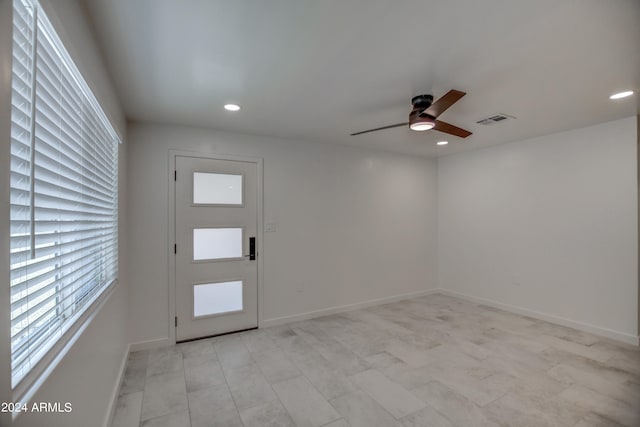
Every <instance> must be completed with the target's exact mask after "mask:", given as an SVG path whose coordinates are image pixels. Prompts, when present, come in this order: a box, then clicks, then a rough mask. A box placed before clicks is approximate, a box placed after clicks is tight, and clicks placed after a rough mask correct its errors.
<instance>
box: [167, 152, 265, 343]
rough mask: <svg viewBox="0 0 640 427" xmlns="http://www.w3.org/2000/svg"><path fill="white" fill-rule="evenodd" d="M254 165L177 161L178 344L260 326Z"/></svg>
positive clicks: (215, 161) (228, 162)
mask: <svg viewBox="0 0 640 427" xmlns="http://www.w3.org/2000/svg"><path fill="white" fill-rule="evenodd" d="M257 175H258V166H257V163H254V162H244V161H232V160H217V159H205V158H198V157H185V156H177V157H176V174H175V179H176V182H175V192H176V193H175V204H176V206H175V209H176V211H175V212H176V217H175V218H176V229H175V236H176V248H175V252H176V254H175V256H176V300H175V301H176V341H183V340H188V339H194V338H201V337H207V336H211V335H218V334H224V333H228V332H234V331H240V330H244V329H250V328H255V327H257V326H258V267H257V265H258V263H257V261H256V257H257V242H256V237H257V235H256V232H257V223H258V212H257V187H258V186H257V180H258V176H257Z"/></svg>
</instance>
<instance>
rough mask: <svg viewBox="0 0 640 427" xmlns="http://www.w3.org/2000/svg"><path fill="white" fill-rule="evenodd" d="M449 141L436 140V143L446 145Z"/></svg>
mask: <svg viewBox="0 0 640 427" xmlns="http://www.w3.org/2000/svg"><path fill="white" fill-rule="evenodd" d="M448 143H449V141H438V142H436V144H438V145H447V144H448Z"/></svg>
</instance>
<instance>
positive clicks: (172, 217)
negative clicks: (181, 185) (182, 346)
mask: <svg viewBox="0 0 640 427" xmlns="http://www.w3.org/2000/svg"><path fill="white" fill-rule="evenodd" d="M177 157H193V158H198V159H211V160H228V161H236V162H246V163H255V164H256V167H257V181H258V182H257V183H256V197H257V201H256V210H257V214H258V218H257V221H258V223H257V224H256V226H257V228H256V238H257V239H258V247H257V248H256V250H257V255H258V256H257V258H258V259H257V260H256V261H257V262H258V266H257V267H258V271H257V274H258V279H257V286H258V328H262V327H263V315H264V310H263V307H264V304H263V301H264V286H263V281H264V278H263V272H264V251H263V244H262V241H263V232H264V230H263V206H264V202H263V200H264V198H263V194H262V193H263V190H264V187H263V168H262V165H263V159H262V158H261V157H249V156H236V155H228V154H215V153H201V152H197V151H185V150H174V149H170V150H169V162H168V166H169V167H168V173H167V176H168V182H169V227H168V228H169V230H168V237H167V256H168V261H169V262H168V266H169V270H168V273H169V307H168V308H169V318H168V319H167V320H168V322H167V329H168V335H167V336H168V337H169V342H170V343H171V344H175V343H176V328H175V323H174V319H175V316H176V257H175V253H174V244H175V242H176V197H175V196H176V181H175V179H174V176H175V175H174V173H175V172H174V171H175V170H176V158H177Z"/></svg>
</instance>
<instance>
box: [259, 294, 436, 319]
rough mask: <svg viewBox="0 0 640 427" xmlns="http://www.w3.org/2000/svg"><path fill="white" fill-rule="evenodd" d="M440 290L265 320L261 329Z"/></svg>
mask: <svg viewBox="0 0 640 427" xmlns="http://www.w3.org/2000/svg"><path fill="white" fill-rule="evenodd" d="M437 292H438V289H427V290H425V291H418V292H410V293H407V294H401V295H394V296H391V297H385V298H378V299H372V300H368V301H362V302H357V303H354V304H346V305H340V306H335V307H329V308H323V309H321V310H314V311H308V312H306V313H299V314H293V315H291V316H283V317H275V318H273V319H265V320H264V321H263V322H262V324H261V325H260V327H264V328H267V327H269V326H277V325H284V324H286V323H291V322H299V321H301V320H308V319H313V318H315V317H322V316H328V315H330V314H337V313H344V312H345V311H351V310H359V309H361V308H367V307H373V306H375V305H382V304H388V303H392V302H396V301H402V300H406V299H411V298H417V297H421V296H424V295H429V294H434V293H437Z"/></svg>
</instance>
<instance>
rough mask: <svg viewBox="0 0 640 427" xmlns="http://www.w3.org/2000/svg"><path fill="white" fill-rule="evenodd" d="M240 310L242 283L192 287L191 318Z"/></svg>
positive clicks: (207, 284) (221, 283) (208, 284)
mask: <svg viewBox="0 0 640 427" xmlns="http://www.w3.org/2000/svg"><path fill="white" fill-rule="evenodd" d="M240 310H242V281H241V280H238V281H236V282H220V283H205V284H204V285H195V286H194V287H193V317H200V316H209V315H211V314H220V313H228V312H230V311H240Z"/></svg>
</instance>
